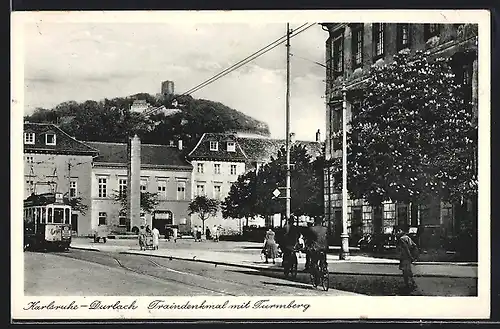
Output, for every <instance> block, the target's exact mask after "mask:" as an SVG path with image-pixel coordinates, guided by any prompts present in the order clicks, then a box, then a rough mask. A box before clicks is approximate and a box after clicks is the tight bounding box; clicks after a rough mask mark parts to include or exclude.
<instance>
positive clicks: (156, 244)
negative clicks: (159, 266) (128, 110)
mask: <svg viewBox="0 0 500 329" xmlns="http://www.w3.org/2000/svg"><path fill="white" fill-rule="evenodd" d="M151 233H152V234H153V248H154V249H158V247H159V245H160V231H158V229H157V228H156V227H155V228H153V231H152V232H151Z"/></svg>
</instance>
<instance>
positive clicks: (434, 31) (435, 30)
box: [424, 24, 440, 40]
mask: <svg viewBox="0 0 500 329" xmlns="http://www.w3.org/2000/svg"><path fill="white" fill-rule="evenodd" d="M439 29H440V26H439V24H425V27H424V35H425V39H426V40H427V39H430V38H432V37H435V36H436V35H438V34H439Z"/></svg>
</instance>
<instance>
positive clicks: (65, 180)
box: [24, 153, 92, 234]
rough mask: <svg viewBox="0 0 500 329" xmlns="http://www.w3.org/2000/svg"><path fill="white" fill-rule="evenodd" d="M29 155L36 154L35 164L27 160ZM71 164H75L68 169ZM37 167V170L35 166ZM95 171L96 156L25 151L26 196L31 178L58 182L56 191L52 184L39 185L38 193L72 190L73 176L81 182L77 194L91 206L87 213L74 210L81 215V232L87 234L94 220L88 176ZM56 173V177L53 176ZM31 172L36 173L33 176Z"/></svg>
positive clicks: (78, 228)
mask: <svg viewBox="0 0 500 329" xmlns="http://www.w3.org/2000/svg"><path fill="white" fill-rule="evenodd" d="M27 157H32V159H33V163H28V162H27ZM68 164H70V165H71V168H70V170H69V171H68ZM31 168H33V169H31ZM91 171H92V157H91V156H78V155H59V154H38V153H24V177H25V179H24V187H25V189H24V191H25V193H24V196H25V197H27V196H28V195H29V194H30V189H29V185H28V183H27V181H33V182H34V183H37V182H42V183H43V182H48V181H54V182H56V183H57V185H54V188H55V189H57V191H52V190H51V187H50V186H47V185H37V186H36V191H35V192H36V193H38V194H40V193H47V192H62V193H67V192H68V191H69V177H71V180H72V181H76V183H77V197H81V198H82V203H83V204H85V205H87V206H88V210H87V211H86V213H85V214H82V213H78V212H74V214H76V215H78V224H77V227H76V229H77V232H78V234H87V232H89V230H90V221H91V220H90V219H91V212H92V209H91V207H92V202H91V181H90V180H89V179H88V178H89V177H90V176H91ZM54 173H55V176H53V175H54ZM30 174H31V175H33V176H32V177H31V178H30Z"/></svg>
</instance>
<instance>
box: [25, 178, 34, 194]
mask: <svg viewBox="0 0 500 329" xmlns="http://www.w3.org/2000/svg"><path fill="white" fill-rule="evenodd" d="M34 185H35V183H34V182H33V181H32V180H27V181H26V186H27V189H28V193H31V192H33V187H34Z"/></svg>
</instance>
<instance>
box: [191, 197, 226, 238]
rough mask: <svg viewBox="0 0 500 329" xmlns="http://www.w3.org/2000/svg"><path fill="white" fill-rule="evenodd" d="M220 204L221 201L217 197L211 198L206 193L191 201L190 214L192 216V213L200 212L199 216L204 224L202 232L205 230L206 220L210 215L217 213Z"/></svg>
mask: <svg viewBox="0 0 500 329" xmlns="http://www.w3.org/2000/svg"><path fill="white" fill-rule="evenodd" d="M219 205H220V203H219V201H218V200H216V199H211V198H208V197H206V196H204V195H198V196H197V197H196V198H194V200H193V201H191V202H190V203H189V206H188V214H189V215H190V216H191V215H192V214H198V217H199V218H200V220H201V224H202V232H205V221H206V220H207V219H208V218H209V217H210V216H215V215H217V211H218V210H219Z"/></svg>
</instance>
